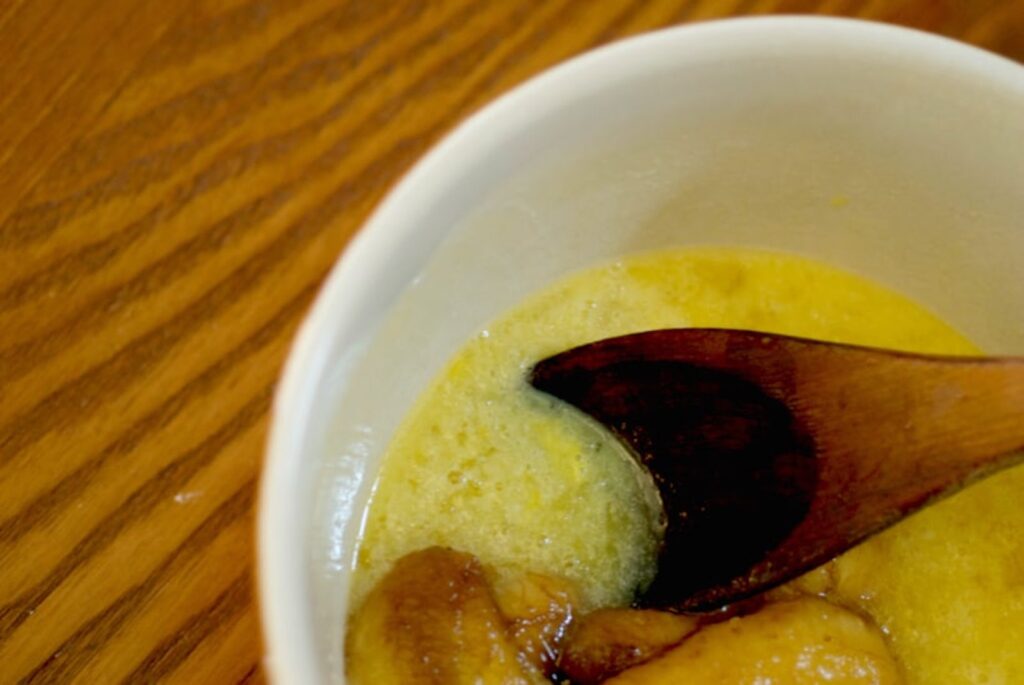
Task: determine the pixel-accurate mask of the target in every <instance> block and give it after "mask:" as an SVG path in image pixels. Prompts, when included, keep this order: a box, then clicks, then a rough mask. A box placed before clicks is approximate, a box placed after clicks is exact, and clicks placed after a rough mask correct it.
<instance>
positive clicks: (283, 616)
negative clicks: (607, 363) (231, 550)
mask: <svg viewBox="0 0 1024 685" xmlns="http://www.w3.org/2000/svg"><path fill="white" fill-rule="evenodd" d="M780 37H785V38H787V40H796V41H799V40H804V41H807V42H808V43H822V44H825V43H827V44H828V45H829V47H830V48H831V49H832V50H839V49H844V50H852V51H853V52H854V53H856V52H857V51H865V50H871V49H872V47H877V46H878V45H880V44H883V43H884V44H887V45H888V46H890V47H891V48H898V49H899V50H900V51H901V55H902V57H903V58H904V59H905V60H907V61H916V62H918V63H920V64H923V65H929V64H930V65H932V66H934V67H937V68H943V69H947V70H950V69H951V70H955V71H957V72H959V73H964V72H965V71H966V72H970V73H974V74H977V75H979V76H982V77H983V78H985V79H986V80H988V81H989V82H991V83H993V84H999V85H1000V86H1004V87H1007V88H1011V89H1014V90H1019V91H1020V92H1021V93H1024V65H1020V64H1018V63H1016V62H1014V61H1012V60H1010V59H1008V58H1005V57H1001V56H999V55H996V54H994V53H991V52H988V51H986V50H983V49H981V48H976V47H973V46H971V45H968V44H966V43H962V42H959V41H956V40H953V39H950V38H945V37H942V36H938V35H935V34H931V33H926V32H923V31H919V30H916V29H908V28H903V27H897V26H893V25H889V24H883V23H879V22H873V21H865V20H860V19H847V18H833V17H818V16H775V17H743V18H728V19H720V20H714V21H707V22H699V23H695V24H686V25H680V26H673V27H669V28H664V29H659V30H656V31H652V32H649V33H645V34H641V35H639V36H635V37H631V38H627V39H624V40H620V41H617V42H614V43H611V44H609V45H606V46H603V47H599V48H597V49H594V50H591V51H589V52H586V53H583V54H581V55H579V56H576V57H573V58H571V59H569V60H567V61H565V62H563V63H561V64H559V65H557V66H555V67H552V68H550V69H548V70H545V71H544V72H542V73H541V74H539V75H537V76H534V77H532V78H530V79H528V80H527V81H526V82H524V83H522V84H520V85H518V86H516V87H515V88H513V89H511V90H510V91H508V92H507V93H505V94H503V95H501V96H500V97H498V98H497V99H495V100H493V101H492V102H490V103H489V104H487V105H486V106H484V107H483V108H482V109H480V110H479V111H477V112H476V113H475V114H473V115H472V116H470V117H469V118H467V119H466V120H465V121H463V122H462V123H460V124H459V125H457V126H456V127H455V128H454V129H453V130H452V131H451V132H449V133H448V134H446V135H445V136H444V137H443V138H442V139H441V140H440V141H439V142H438V143H436V144H435V145H434V146H433V147H432V148H431V149H430V150H429V151H428V152H427V153H426V154H425V155H424V156H423V157H422V158H421V159H420V160H419V161H418V162H417V163H416V164H414V165H413V167H412V168H411V169H410V170H409V171H407V172H406V173H405V175H404V176H403V177H402V178H401V179H400V180H399V181H398V183H397V184H396V185H395V186H394V187H393V188H392V189H391V190H390V191H389V192H388V194H387V195H386V196H385V197H384V199H383V200H382V201H381V202H380V204H379V205H378V206H377V208H376V209H375V210H374V211H373V212H372V214H371V215H370V216H369V218H368V219H367V220H366V222H365V223H364V224H363V226H362V227H361V228H360V229H359V230H358V231H357V232H356V234H355V235H354V236H353V238H352V239H351V240H350V242H349V244H348V245H347V247H346V248H345V249H344V250H343V252H342V254H341V256H340V257H339V258H338V260H337V261H336V262H335V264H334V266H333V267H332V268H331V270H330V273H329V274H328V276H327V278H326V279H325V281H324V283H323V284H322V286H321V288H320V290H319V293H318V294H317V296H316V299H315V301H314V303H313V305H312V307H311V308H310V310H309V312H308V313H307V315H306V318H305V320H304V321H303V323H302V324H301V326H300V328H299V331H298V333H297V335H296V337H295V340H294V342H293V343H292V346H291V349H290V351H289V353H288V357H287V360H286V363H285V366H284V370H283V372H282V375H281V379H280V383H279V385H278V387H277V389H276V392H275V396H274V402H273V407H272V410H271V424H270V429H269V434H268V439H267V446H266V451H265V456H264V463H263V468H262V474H261V477H260V483H259V492H258V503H257V525H256V548H257V560H256V562H257V563H256V581H257V589H258V600H259V610H260V623H261V628H262V634H263V644H264V655H263V666H264V670H265V673H266V675H267V677H268V679H269V681H270V682H274V683H286V682H287V683H316V682H319V681H320V680H321V676H322V674H321V673H320V672H319V668H318V666H317V663H316V654H315V651H314V639H313V635H312V632H311V631H312V613H311V612H310V610H309V606H308V604H307V598H308V597H307V590H308V583H307V580H308V578H307V576H306V561H307V560H306V559H304V558H303V555H304V554H306V553H307V551H308V550H307V549H306V545H305V543H304V539H305V537H306V536H305V535H304V534H302V531H304V529H305V521H304V520H303V518H304V517H303V516H300V512H304V511H305V509H304V508H303V507H302V506H299V503H300V502H302V497H303V493H300V492H298V490H299V487H300V484H301V482H302V461H303V459H302V457H301V455H302V454H303V453H304V451H305V450H304V448H305V445H306V438H307V436H308V433H309V430H308V429H309V425H308V424H309V416H310V414H311V411H312V408H313V405H314V403H315V401H316V399H317V397H318V394H319V391H320V390H321V384H320V383H319V382H318V381H319V379H321V378H324V377H326V371H327V369H328V368H329V363H330V360H331V359H332V358H334V357H335V356H336V355H335V350H337V349H338V347H339V344H340V341H341V340H343V339H344V338H345V337H346V336H347V337H349V338H351V337H353V334H354V333H355V332H356V331H355V330H354V329H355V321H356V320H357V318H358V316H359V312H358V298H352V297H350V296H349V294H350V293H353V292H356V293H363V292H366V290H367V288H369V287H371V285H372V283H373V282H374V280H375V279H376V278H377V275H378V274H380V273H382V270H383V269H385V268H386V267H387V265H388V262H389V255H391V254H392V253H393V252H394V251H396V250H400V249H401V245H402V243H403V242H404V241H405V239H406V238H407V236H409V235H410V234H411V233H412V232H414V231H415V230H417V226H416V218H417V210H416V208H417V207H420V206H424V203H427V202H431V201H432V200H435V199H437V198H440V197H442V196H443V195H444V194H446V193H447V192H449V190H450V188H451V187H452V184H453V182H454V181H455V180H457V179H458V178H459V176H460V175H461V174H463V173H465V171H466V170H467V168H469V167H470V166H471V165H472V164H473V163H474V161H478V160H480V159H482V158H484V156H485V155H487V154H488V153H489V152H490V151H491V150H494V149H496V148H499V147H501V146H502V144H503V141H505V140H508V139H509V138H510V137H511V134H512V133H513V132H514V131H517V130H521V129H523V128H524V127H528V126H529V125H530V124H531V122H532V121H536V120H537V119H538V118H540V119H543V118H544V116H545V114H546V113H549V112H551V111H552V110H553V109H554V108H555V107H556V106H557V105H558V103H562V102H566V101H568V100H571V99H572V98H576V97H579V96H580V95H581V94H584V93H587V92H593V91H594V90H595V89H600V88H601V87H602V83H609V82H611V81H612V79H610V78H609V73H610V72H611V73H613V74H616V75H619V76H628V75H629V74H630V73H636V72H637V70H638V69H642V68H643V67H644V65H645V64H647V63H649V62H650V60H652V59H656V58H658V57H661V58H664V57H665V55H666V54H671V53H672V51H673V49H675V48H677V47H678V46H679V45H680V43H690V42H692V41H698V40H705V41H715V42H716V45H717V46H718V48H720V49H722V50H723V51H724V50H726V49H727V48H728V49H735V48H736V47H737V46H743V48H744V49H747V50H749V49H750V48H751V46H753V47H754V48H755V49H756V47H757V41H763V40H766V39H768V40H777V39H779V38H780ZM451 228H452V227H441V228H438V229H435V230H437V231H440V234H441V235H444V234H446V233H447V232H448V231H449V230H450V229H451Z"/></svg>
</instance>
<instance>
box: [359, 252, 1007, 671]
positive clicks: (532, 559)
mask: <svg viewBox="0 0 1024 685" xmlns="http://www.w3.org/2000/svg"><path fill="white" fill-rule="evenodd" d="M687 326H697V327H723V328H745V329H754V330H761V331H766V332H774V333H783V334H789V335H796V336H802V337H808V338H816V339H820V340H827V341H835V342H846V343H854V344H863V345H871V346H877V347H887V348H892V349H902V350H907V351H915V352H931V353H948V354H972V353H977V350H976V349H975V348H974V346H973V345H972V344H971V343H970V342H969V341H967V340H966V339H965V338H963V337H962V336H961V335H960V334H958V333H957V332H956V331H955V330H953V329H952V328H950V327H949V326H948V325H946V324H945V323H943V322H942V321H940V320H939V319H937V318H936V317H935V316H934V315H932V314H930V313H929V312H928V311H926V310H925V309H923V308H922V307H921V306H919V305H917V304H915V303H914V302H912V301H910V300H908V299H906V298H904V297H902V296H901V295H899V294H896V293H894V292H892V291H890V290H887V289H885V288H883V287H881V286H879V285H876V284H874V283H872V282H870V281H867V280H865V279H863V278H861V277H858V276H855V275H852V274H850V273H847V272H844V271H841V270H838V269H835V268H832V267H829V266H826V265H824V264H820V263H817V262H813V261H810V260H807V259H804V258H801V257H796V256H791V255H784V254H778V253H768V252H759V251H752V250H739V249H726V248H701V249H686V250H672V251H665V252H658V253H653V254H647V255H640V256H636V257H633V258H629V259H624V260H622V261H619V262H615V263H612V264H606V265H602V266H598V267H595V268H592V269H590V270H587V271H584V272H582V273H578V274H575V275H572V276H570V277H568V278H566V279H564V280H562V281H560V282H557V283H555V284H553V285H551V286H550V287H548V288H547V289H545V290H543V291H542V292H540V293H538V294H536V295H534V296H533V297H531V298H529V299H528V300H527V301H525V302H524V303H522V304H521V305H519V306H518V307H517V308H515V309H513V310H512V311H511V312H509V313H508V314H506V315H505V316H503V317H502V318H500V319H499V320H497V321H495V322H494V323H493V324H491V325H490V326H488V327H487V329H485V330H483V331H480V333H479V334H478V335H477V336H476V337H474V338H473V339H471V340H469V341H468V342H467V343H466V344H465V346H464V347H463V348H462V349H461V350H460V351H459V352H458V354H456V356H455V357H454V359H452V360H451V362H450V363H449V364H448V366H447V368H445V369H444V371H443V372H442V373H441V374H440V375H439V377H438V378H437V379H436V380H435V381H434V383H433V384H432V385H431V386H430V387H429V388H428V389H427V391H426V392H425V393H424V395H423V396H422V397H421V398H420V401H419V402H418V405H417V406H416V408H415V409H414V411H413V412H412V413H411V415H410V416H409V417H407V419H406V421H405V422H404V424H403V425H402V426H401V427H400V429H399V431H398V433H397V434H396V436H395V438H394V440H393V442H392V444H391V445H390V447H389V449H388V453H387V454H386V456H385V461H384V466H383V469H382V471H381V474H380V476H379V482H378V483H377V486H376V490H375V494H374V496H373V499H372V502H371V503H370V507H369V511H368V515H367V525H366V528H365V533H364V536H363V539H362V540H361V542H360V546H359V551H358V558H357V567H356V572H355V575H354V579H353V589H352V596H351V600H352V601H351V606H352V607H354V609H353V612H352V614H351V616H350V619H349V623H348V627H347V639H346V664H347V666H346V668H347V674H348V677H349V680H350V681H351V682H353V683H354V684H355V685H367V684H368V683H374V684H381V683H461V682H467V683H469V682H473V683H536V682H548V681H549V680H562V681H569V682H573V683H597V682H610V683H637V684H639V683H667V682H677V681H678V682H684V681H685V682H687V683H698V684H699V683H751V684H753V683H767V682H772V683H774V682H779V683H781V682H785V683H816V682H829V683H904V682H905V683H909V684H910V685H916V684H920V685H924V684H934V683H944V684H945V685H957V684H961V683H962V684H967V683H971V684H974V683H988V684H990V685H997V684H1008V683H1017V682H1020V678H1021V674H1024V500H1022V495H1024V467H1018V468H1014V469H1010V470H1008V471H1005V472H1003V473H1001V474H999V475H997V476H994V477H992V478H990V479H988V480H986V481H984V482H983V483H980V484H978V485H976V486H974V487H972V488H970V489H968V490H965V491H963V492H961V493H960V494H958V495H956V496H954V497H951V498H949V499H947V500H945V501H943V502H941V503H939V504H937V505H935V506H933V507H931V508H928V509H926V510H924V511H922V512H920V513H918V514H916V515H914V516H912V517H910V518H909V519H907V520H905V521H903V522H902V523H900V524H898V525H897V526H894V527H893V528H891V529H889V530H887V531H885V532H884V533H881V534H879V535H877V536H875V537H873V538H871V539H869V540H868V541H867V542H865V543H863V544H861V545H860V546H858V547H856V548H854V549H852V550H850V551H849V552H847V553H845V554H843V555H842V556H840V557H838V558H837V559H835V560H833V561H831V562H829V563H828V564H826V565H825V566H823V567H821V568H819V569H816V570H815V571H812V572H810V573H808V574H807V575H806V576H804V577H802V578H799V579H797V580H795V581H793V582H791V583H789V584H787V585H785V586H783V587H781V588H777V589H775V590H772V591H769V592H768V593H765V595H764V596H762V597H758V598H755V599H754V600H752V601H749V602H745V603H743V604H742V605H740V606H735V607H730V608H728V609H726V610H723V611H719V612H714V613H712V614H709V615H706V616H684V615H676V614H671V613H667V612H661V611H651V610H644V611H641V610H636V609H629V608H628V607H629V605H630V603H631V602H632V600H633V599H634V598H635V597H636V596H637V595H638V593H640V592H641V591H642V590H643V588H644V586H645V584H646V583H648V582H649V581H650V580H651V578H652V577H653V575H654V571H655V563H656V551H657V547H658V543H659V534H660V527H659V518H658V516H659V508H658V500H657V496H656V494H655V493H654V491H653V488H652V487H651V486H650V484H649V483H648V481H647V480H645V479H644V478H643V477H642V474H641V473H640V472H639V470H638V467H637V466H636V465H635V463H634V462H633V460H632V459H631V458H629V456H628V455H627V453H626V452H625V451H624V449H623V448H622V446H620V445H619V444H618V443H617V442H616V440H615V439H614V438H613V437H611V436H610V435H609V434H607V433H605V432H604V431H603V430H602V429H600V428H599V427H597V426H596V425H594V424H593V423H591V422H590V421H588V420H587V419H585V418H583V417H581V416H580V415H578V414H577V413H576V412H574V411H573V410H570V409H568V408H566V407H563V406H560V405H559V404H558V403H557V402H556V401H554V400H552V399H550V398H548V397H546V396H544V395H541V394H540V393H537V392H536V391H534V390H532V389H531V388H530V387H529V386H528V385H527V383H526V380H525V376H526V372H527V371H528V370H529V368H530V367H531V366H532V364H533V363H535V362H536V361H538V360H540V359H543V358H544V357H547V356H550V355H552V354H554V353H557V352H560V351H563V350H565V349H568V348H571V347H574V346H577V345H580V344H583V343H586V342H590V341H593V340H598V339H601V338H607V337H612V336H616V335H623V334H626V333H632V332H638V331H644V330H651V329H658V328H676V327H687ZM722 544H723V545H727V544H728V540H723V541H722ZM695 563H697V562H696V561H695Z"/></svg>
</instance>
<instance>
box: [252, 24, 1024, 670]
mask: <svg viewBox="0 0 1024 685" xmlns="http://www.w3.org/2000/svg"><path fill="white" fill-rule="evenodd" d="M1021 217H1024V68H1022V67H1020V66H1019V65H1016V64H1014V63H1012V62H1009V61H1007V60H1003V59H1001V58H999V57H996V56H994V55H990V54H988V53H985V52H982V51H980V50H976V49H973V48H970V47H967V46H964V45H960V44H958V43H954V42H952V41H948V40H944V39H941V38H937V37H934V36H929V35H926V34H921V33H917V32H913V31H907V30H902V29H895V28H891V27H886V26H881V25H875V24H868V23H864V22H855V21H847V20H833V19H812V18H775V19H748V20H731V21H726V22H713V23H708V24H700V25H695V26H687V27H683V28H676V29H670V30H666V31H662V32H658V33H654V34H649V35H646V36H643V37H640V38H636V39H632V40H629V41H625V42H622V43H618V44H616V45H613V46H610V47H607V48H603V49H601V50H598V51H596V52H593V53H590V54H588V55H586V56H584V57H582V58H578V59H576V60H573V61H571V62H569V63H567V64H565V65H563V66H561V67H559V68H557V69H555V70H552V71H551V72H548V73H547V74H545V75H543V76H541V77H539V78H537V79H534V80H533V81H531V82H530V83H528V84H526V85H525V86H523V87H520V88H518V89H517V90H515V91H513V92H512V93H510V94H509V95H506V96H505V97H503V98H501V99H500V100H498V101H497V102H495V103H494V104H492V105H490V106H489V107H487V108H486V109H484V110H483V111H481V112H480V113H478V114H477V115H475V116H474V117H473V118H471V119H470V120H469V121H467V122H466V123H465V124H463V125H462V126H460V127H459V128H458V129H457V130H456V131H455V132H454V133H452V134H451V135H450V136H449V137H448V138H447V139H445V140H444V141H443V142H442V143H441V144H440V145H438V146H437V147H436V148H434V150H433V151H432V152H430V153H429V154H428V155H427V156H426V157H425V158H424V159H423V160H422V161H421V162H420V163H419V164H417V166H416V167H415V168H414V169H413V170H412V171H411V172H410V173H409V174H408V176H407V177H406V178H405V179H404V180H403V181H402V182H401V183H400V184H399V185H398V186H397V187H396V188H395V190H394V191H393V192H392V193H391V194H390V195H389V196H388V198H387V199H386V200H385V202H384V203H383V204H382V205H381V206H380V208H379V209H378V210H377V212H376V213H375V214H374V216H373V217H372V218H371V220H370V221H369V222H368V223H367V225H366V226H365V227H364V229H363V231H362V232H361V233H360V234H359V235H358V236H357V238H356V239H355V240H354V241H353V242H352V244H351V245H350V247H349V248H348V250H347V251H346V253H345V255H344V257H343V258H342V259H341V260H340V261H339V263H338V265H337V266H336V267H335V269H334V270H333V271H332V273H331V275H330V277H329V278H328V280H327V282H326V283H325V285H324V287H323V290H322V291H321V294H320V296H319V297H318V299H317V301H316V303H315V305H314V307H313V309H312V311H311V313H310V315H309V317H308V318H307V320H306V322H305V323H304V325H303V327H302V330H301V332H300V334H299V336H298V339H297V341H296V343H295V345H294V347H293V350H292V352H291V355H290V357H289V360H288V363H287V366H286V369H285V373H284V375H283V378H282V381H281V385H280V387H279V388H278V392H277V396H276V399H275V405H274V413H273V424H272V429H271V436H270V441H269V446H268V452H267V460H266V464H265V468H264V474H263V480H262V483H261V493H260V510H259V522H258V525H259V530H258V546H259V565H258V572H259V591H260V600H261V609H262V619H263V626H264V635H265V640H266V650H267V652H266V658H265V666H266V670H267V674H268V676H269V678H270V679H271V680H272V681H273V682H276V683H302V684H305V683H310V684H315V683H326V682H335V683H336V682H343V676H342V665H341V645H342V639H343V632H342V631H343V623H344V616H345V614H346V610H347V605H346V595H347V589H348V576H349V572H350V569H351V565H352V556H353V552H354V549H355V541H356V540H357V539H358V536H359V533H360V530H361V526H362V519H361V516H360V515H359V514H360V512H362V511H363V510H364V509H365V505H366V502H367V501H368V498H369V496H370V494H371V490H372V486H373V480H374V477H375V473H376V470H377V468H378V467H379V460H380V456H381V453H382V451H383V449H384V447H385V445H386V443H387V440H388V438H389V437H390V435H391V433H392V432H393V430H394V428H395V426H396V425H397V424H398V422H399V421H400V419H401V417H402V416H403V415H404V414H405V412H406V411H407V410H408V409H409V407H410V406H411V404H412V403H413V401H414V400H415V397H416V395H417V394H418V393H419V392H420V390H422V388H423V387H424V386H425V384H426V383H427V382H428V381H429V379H430V377H431V376H432V375H433V374H435V373H436V372H437V371H438V370H439V368H440V367H441V366H442V365H443V363H444V361H445V360H446V359H447V358H448V357H449V356H450V355H451V354H452V353H453V352H454V351H455V350H456V349H457V347H458V346H459V344H460V343H461V342H462V341H463V340H465V338H466V337H467V336H468V335H470V334H471V333H472V332H473V331H474V330H476V329H478V328H479V327H481V326H482V325H484V324H485V323H486V322H487V321H488V320H489V319H491V318H493V317H494V316H496V315H498V314H499V313H500V312H501V311H503V310H504V309H506V308H507V307H508V306H510V305H512V304H514V303H515V302H516V301H517V300H519V299H520V298H522V297H523V296H524V295H526V294H527V293H529V292H531V291H534V290H536V289H538V288H540V287H542V286H543V285H544V284H546V283H548V282H550V281H551V280H553V279H554V278H557V277H558V276H560V275H563V274H565V273H566V272H568V271H572V270H574V269H577V268H581V267H584V266H586V265H588V264H593V263H595V262H600V261H604V260H608V259H612V258H615V257H616V256H618V255H622V254H626V253H630V252H636V251H641V250H647V249H653V248H657V247H664V246H669V245H687V244H701V243H715V244H733V245H751V246H760V247H767V248H777V249H784V250H788V251H794V252H800V253H804V254H807V255H810V256H814V257H817V258H820V259H823V260H825V261H827V262H831V263H834V264H837V265H839V266H844V267H846V268H849V269H852V270H855V271H858V272H860V273H864V274H866V275H868V276H870V277H872V278H875V279H876V280H879V281H881V282H884V283H888V284H890V285H892V286H894V287H896V288H897V289H899V290H901V291H903V292H906V293H908V294H909V295H911V296H913V297H915V298H917V299H918V300H920V301H922V302H924V303H926V304H927V305H929V306H930V307H932V308H933V309H934V310H936V311H937V312H939V313H940V314H941V315H943V316H944V317H945V318H947V320H949V321H951V322H953V323H954V324H956V325H958V326H959V327H960V328H961V329H963V330H964V331H965V332H967V333H968V334H969V335H971V336H972V337H973V338H974V339H975V340H976V341H977V342H979V343H980V344H981V345H983V346H984V347H986V348H987V349H989V350H991V351H993V352H1012V351H1017V352H1020V351H1021V350H1024V321H1022V320H1021V318H1020V317H1019V315H1018V313H1019V312H1021V311H1024V281H1022V279H1021V278H1020V277H1019V274H1020V273H1021V272H1022V270H1024V219H1022V218H1021ZM410 351H414V353H413V354H410Z"/></svg>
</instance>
